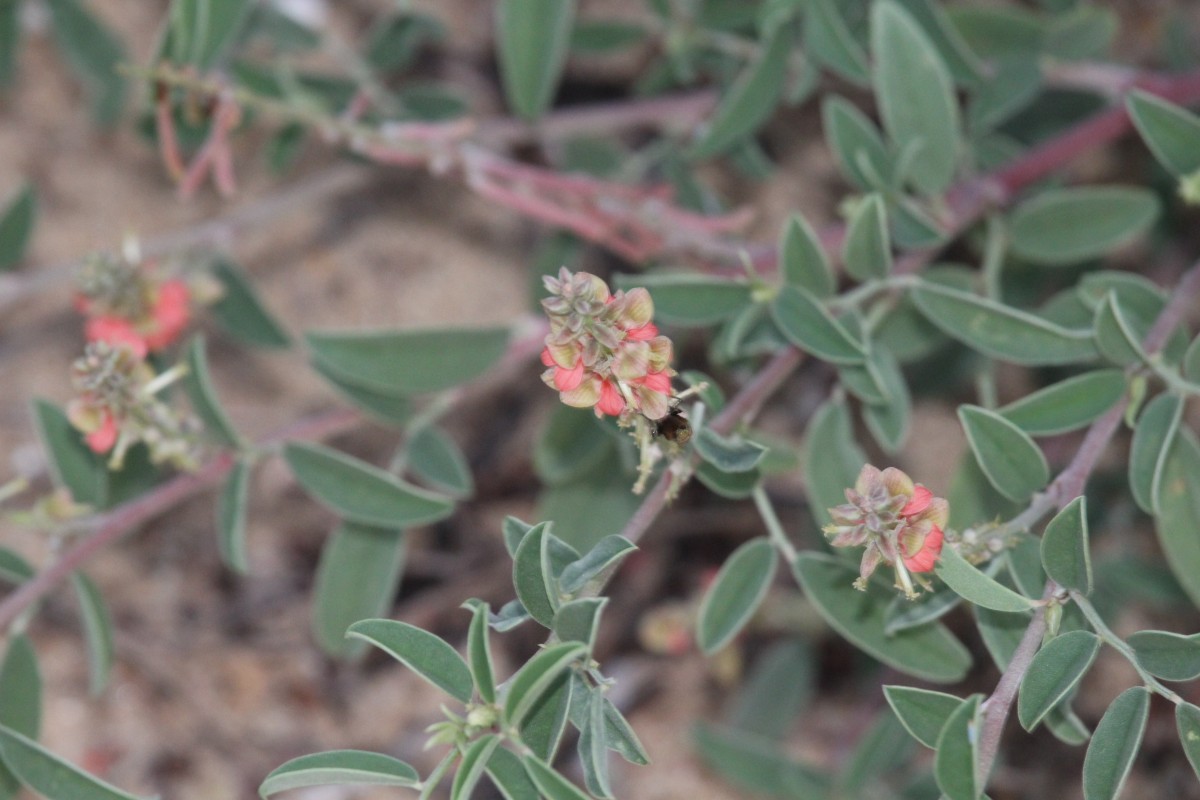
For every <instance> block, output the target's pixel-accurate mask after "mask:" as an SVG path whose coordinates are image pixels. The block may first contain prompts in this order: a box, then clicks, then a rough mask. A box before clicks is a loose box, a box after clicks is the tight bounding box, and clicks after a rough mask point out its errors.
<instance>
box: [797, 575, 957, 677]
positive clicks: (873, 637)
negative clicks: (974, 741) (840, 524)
mask: <svg viewBox="0 0 1200 800" xmlns="http://www.w3.org/2000/svg"><path fill="white" fill-rule="evenodd" d="M794 572H795V575H796V579H797V580H798V581H799V582H800V585H801V586H802V587H803V589H804V593H805V595H807V597H808V599H809V600H810V601H811V602H812V603H813V605H814V606H815V607H816V609H817V610H818V611H819V612H820V613H821V616H822V617H824V618H825V621H826V622H828V623H829V624H830V626H832V627H833V629H834V630H836V631H837V632H838V633H840V634H841V635H842V636H844V637H845V638H846V639H848V640H849V641H850V642H851V643H852V644H854V645H856V646H857V647H859V648H860V649H861V650H863V651H864V652H866V653H867V654H869V655H870V656H872V657H874V658H876V659H878V660H879V661H882V662H883V663H884V664H887V665H889V666H891V667H895V668H896V669H898V670H900V671H901V672H904V673H905V674H908V675H912V676H914V677H918V678H924V679H925V680H928V681H932V682H934V683H954V682H955V681H959V680H961V679H962V677H963V676H964V675H966V673H967V669H968V668H970V666H971V656H970V654H969V653H968V652H967V649H966V648H965V647H963V645H962V643H961V642H959V641H958V640H957V639H955V638H954V636H953V635H951V633H950V631H948V630H947V629H946V628H945V626H943V625H941V624H940V623H929V624H926V625H921V626H919V627H914V628H908V629H906V630H903V631H900V632H899V633H896V634H894V635H891V636H889V635H888V634H887V633H886V632H885V630H884V622H885V613H886V610H887V606H888V602H889V601H890V600H891V590H889V589H886V588H884V587H882V586H881V585H880V584H879V583H877V582H871V583H870V584H868V586H867V591H865V592H860V591H858V590H857V589H855V588H854V585H853V584H854V581H855V580H856V579H857V578H858V571H857V570H855V569H854V568H853V567H850V566H847V565H846V564H844V563H843V562H841V561H838V560H837V559H834V558H832V557H830V556H827V555H823V554H818V553H805V554H802V555H801V556H800V557H799V558H798V559H797V560H796V564H795V566H794Z"/></svg>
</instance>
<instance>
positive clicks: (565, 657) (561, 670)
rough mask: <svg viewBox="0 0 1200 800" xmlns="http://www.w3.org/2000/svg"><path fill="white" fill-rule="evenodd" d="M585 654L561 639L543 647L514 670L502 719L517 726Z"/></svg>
mask: <svg viewBox="0 0 1200 800" xmlns="http://www.w3.org/2000/svg"><path fill="white" fill-rule="evenodd" d="M586 654H587V647H585V646H584V645H582V644H579V643H577V642H564V643H563V644H556V645H550V646H549V647H546V648H544V649H543V650H541V651H540V652H539V653H538V654H537V655H535V656H534V657H533V658H531V659H529V660H528V661H527V662H525V666H523V667H521V669H519V670H517V674H516V675H513V677H512V680H511V682H510V683H509V686H508V696H507V697H505V698H504V719H505V721H506V722H507V723H508V724H509V725H511V726H514V727H520V725H521V723H522V722H523V721H524V720H525V718H526V717H527V716H529V713H530V712H531V711H532V710H533V708H534V706H536V705H537V703H538V701H539V700H541V699H542V698H543V697H544V696H545V694H546V693H547V691H548V690H549V689H550V688H551V687H552V686H553V685H554V683H555V681H557V680H558V679H559V678H560V677H562V676H563V675H564V674H565V673H566V671H567V670H568V669H570V668H571V665H572V664H574V663H575V661H577V660H578V659H580V658H582V657H583V656H585V655H586ZM535 780H536V779H535ZM539 785H540V784H539Z"/></svg>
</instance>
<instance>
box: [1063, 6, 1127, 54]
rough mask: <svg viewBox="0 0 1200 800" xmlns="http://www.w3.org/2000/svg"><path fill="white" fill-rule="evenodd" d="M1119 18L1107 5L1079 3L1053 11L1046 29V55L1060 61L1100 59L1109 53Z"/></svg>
mask: <svg viewBox="0 0 1200 800" xmlns="http://www.w3.org/2000/svg"><path fill="white" fill-rule="evenodd" d="M1119 26H1120V21H1119V20H1118V18H1117V15H1116V12H1114V11H1112V10H1111V9H1107V8H1097V7H1096V6H1092V5H1087V4H1080V5H1077V6H1076V7H1075V8H1072V9H1070V10H1067V11H1064V12H1063V13H1061V14H1056V15H1055V16H1054V17H1052V18H1051V20H1050V25H1049V29H1048V30H1047V32H1046V55H1048V56H1050V57H1052V58H1056V59H1062V60H1064V61H1065V60H1072V61H1082V60H1086V59H1102V58H1104V57H1106V56H1107V55H1108V51H1109V50H1110V49H1111V48H1112V44H1113V39H1114V38H1115V37H1116V34H1117V29H1118V27H1119Z"/></svg>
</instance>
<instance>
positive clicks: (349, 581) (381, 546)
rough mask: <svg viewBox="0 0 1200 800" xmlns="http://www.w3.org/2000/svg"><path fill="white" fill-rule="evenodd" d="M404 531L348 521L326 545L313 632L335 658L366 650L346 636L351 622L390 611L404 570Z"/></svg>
mask: <svg viewBox="0 0 1200 800" xmlns="http://www.w3.org/2000/svg"><path fill="white" fill-rule="evenodd" d="M404 554H405V537H404V533H403V532H402V531H398V530H394V529H388V528H376V527H372V526H369V525H360V524H358V523H354V522H343V523H342V524H341V525H339V526H338V527H337V528H336V529H335V530H334V531H333V533H331V534H330V535H329V538H328V539H326V540H325V544H324V546H323V547H322V548H321V560H320V562H319V563H318V565H317V576H316V582H315V586H314V587H313V601H312V632H313V638H314V639H316V641H317V644H318V645H319V646H320V647H321V649H322V650H324V651H325V652H326V653H328V654H329V655H331V656H334V657H335V658H343V659H352V658H357V657H358V656H360V655H362V653H363V652H364V651H365V649H366V645H364V644H363V643H362V641H360V640H358V639H348V638H346V631H347V630H349V628H350V626H351V625H353V624H354V623H356V622H358V621H359V620H362V619H371V618H374V617H379V616H381V615H383V614H386V613H388V611H390V610H391V607H392V601H393V600H394V599H395V597H396V589H397V588H398V587H399V586H400V575H401V573H402V572H403V571H404Z"/></svg>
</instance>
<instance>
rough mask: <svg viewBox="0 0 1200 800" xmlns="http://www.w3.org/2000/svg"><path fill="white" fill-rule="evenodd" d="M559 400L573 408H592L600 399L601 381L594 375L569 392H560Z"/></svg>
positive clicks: (587, 377)
mask: <svg viewBox="0 0 1200 800" xmlns="http://www.w3.org/2000/svg"><path fill="white" fill-rule="evenodd" d="M558 399H560V400H562V401H563V402H564V403H566V404H567V405H569V406H571V407H572V408H591V407H592V406H594V405H596V401H597V400H599V399H600V379H599V378H597V377H596V375H595V374H594V373H588V375H587V376H586V378H585V379H584V380H583V381H582V382H581V383H580V384H579V385H578V386H576V387H575V388H574V389H572V390H571V391H569V392H560V393H559V395H558Z"/></svg>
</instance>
